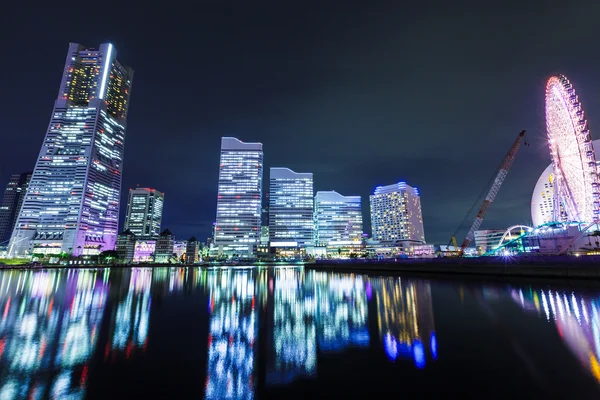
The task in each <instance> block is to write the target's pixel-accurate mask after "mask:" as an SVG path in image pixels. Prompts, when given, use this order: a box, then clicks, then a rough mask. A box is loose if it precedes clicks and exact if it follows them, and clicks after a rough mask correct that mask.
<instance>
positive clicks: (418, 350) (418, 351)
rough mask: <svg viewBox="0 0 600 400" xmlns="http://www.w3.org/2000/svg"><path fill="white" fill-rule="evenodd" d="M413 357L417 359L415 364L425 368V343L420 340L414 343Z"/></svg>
mask: <svg viewBox="0 0 600 400" xmlns="http://www.w3.org/2000/svg"><path fill="white" fill-rule="evenodd" d="M413 357H414V359H415V365H416V366H417V368H419V369H423V368H425V349H424V348H423V343H421V342H420V341H419V340H416V341H415V344H414V345H413Z"/></svg>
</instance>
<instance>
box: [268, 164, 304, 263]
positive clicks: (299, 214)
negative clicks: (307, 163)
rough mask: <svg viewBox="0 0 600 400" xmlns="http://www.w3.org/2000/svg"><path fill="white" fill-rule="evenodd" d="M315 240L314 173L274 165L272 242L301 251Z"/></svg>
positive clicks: (271, 212) (271, 193) (271, 194)
mask: <svg viewBox="0 0 600 400" xmlns="http://www.w3.org/2000/svg"><path fill="white" fill-rule="evenodd" d="M312 243H313V174H311V173H298V172H294V171H292V170H291V169H289V168H271V176H270V182H269V245H270V247H271V248H275V250H276V251H277V250H282V249H289V251H290V252H291V253H297V252H301V251H303V250H305V249H306V246H309V245H312Z"/></svg>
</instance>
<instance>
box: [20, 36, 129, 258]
mask: <svg viewBox="0 0 600 400" xmlns="http://www.w3.org/2000/svg"><path fill="white" fill-rule="evenodd" d="M116 56H117V51H116V49H115V48H114V47H113V45H112V44H110V43H104V44H101V45H100V48H99V49H91V48H85V47H83V46H81V45H79V44H77V43H71V44H70V45H69V50H68V53H67V57H66V62H65V66H64V69H63V75H62V82H61V85H60V89H59V92H58V97H57V99H56V101H55V102H54V110H53V112H52V115H51V117H50V123H49V124H48V130H47V131H46V136H45V137H44V142H43V143H42V146H41V150H40V152H39V155H38V158H37V162H36V165H35V169H34V171H33V175H32V177H31V181H30V183H29V187H28V189H27V194H26V195H25V200H24V201H23V206H22V208H21V210H20V213H19V216H18V218H17V222H16V224H15V229H14V232H13V235H12V237H11V240H10V244H9V253H10V255H11V256H23V255H26V254H31V253H42V254H59V253H61V252H66V253H72V254H74V255H81V254H98V253H99V252H101V251H103V250H112V249H114V248H115V246H116V240H117V233H118V232H117V229H118V225H119V203H120V196H121V176H122V171H123V152H124V142H125V128H126V124H127V110H128V109H129V97H130V94H131V81H132V79H133V70H132V69H131V68H129V67H127V66H124V65H122V64H121V63H119V61H118V60H117V58H116Z"/></svg>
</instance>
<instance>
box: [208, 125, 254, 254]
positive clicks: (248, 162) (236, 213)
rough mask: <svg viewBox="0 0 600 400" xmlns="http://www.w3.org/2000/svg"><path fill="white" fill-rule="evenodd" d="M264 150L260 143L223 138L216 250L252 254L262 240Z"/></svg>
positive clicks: (222, 252) (226, 252) (225, 252)
mask: <svg viewBox="0 0 600 400" xmlns="http://www.w3.org/2000/svg"><path fill="white" fill-rule="evenodd" d="M262 178H263V150H262V144H261V143H244V142H242V141H240V140H238V139H236V138H232V137H224V138H222V139H221V163H220V166H219V188H218V195H217V221H216V223H215V235H214V238H215V242H214V249H215V250H216V251H217V252H218V254H219V255H237V256H242V257H253V256H254V255H256V247H257V245H258V243H259V239H260V228H261V193H262Z"/></svg>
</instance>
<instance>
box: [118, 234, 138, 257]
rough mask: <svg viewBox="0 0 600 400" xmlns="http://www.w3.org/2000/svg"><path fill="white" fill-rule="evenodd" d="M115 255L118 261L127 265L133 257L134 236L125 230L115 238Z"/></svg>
mask: <svg viewBox="0 0 600 400" xmlns="http://www.w3.org/2000/svg"><path fill="white" fill-rule="evenodd" d="M117 254H118V256H119V259H120V260H122V261H123V262H124V263H126V264H129V263H131V262H132V261H133V257H134V255H135V234H134V233H133V232H131V230H129V229H126V230H125V231H123V232H121V233H119V236H117Z"/></svg>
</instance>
